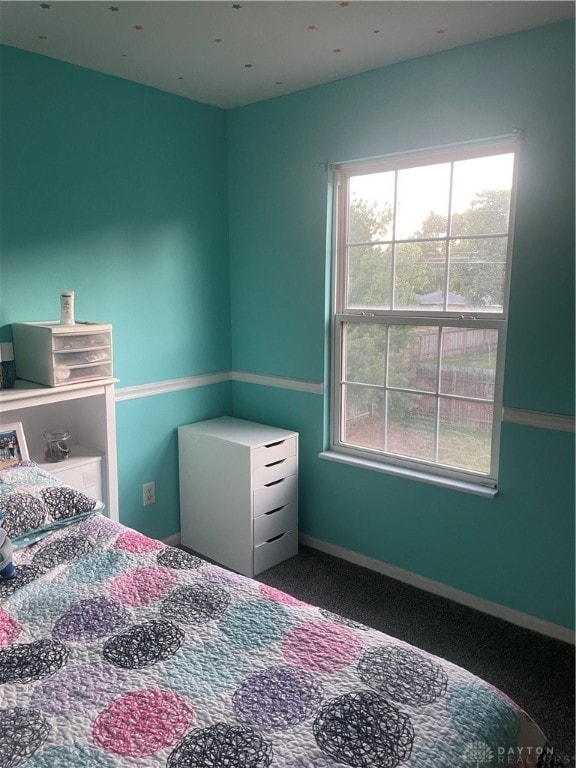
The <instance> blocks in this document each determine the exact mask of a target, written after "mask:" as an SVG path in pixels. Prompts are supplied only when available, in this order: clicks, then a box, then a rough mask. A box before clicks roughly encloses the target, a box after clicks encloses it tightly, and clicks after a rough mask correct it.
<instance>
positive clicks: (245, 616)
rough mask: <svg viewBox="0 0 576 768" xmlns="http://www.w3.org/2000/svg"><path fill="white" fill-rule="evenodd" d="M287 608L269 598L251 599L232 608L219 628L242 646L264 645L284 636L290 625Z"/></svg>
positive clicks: (233, 641) (221, 621)
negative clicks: (270, 600)
mask: <svg viewBox="0 0 576 768" xmlns="http://www.w3.org/2000/svg"><path fill="white" fill-rule="evenodd" d="M290 623H291V619H290V616H289V615H288V613H287V612H286V610H285V609H284V608H283V607H282V606H281V605H278V604H277V603H270V602H268V601H267V600H247V601H246V602H244V603H239V604H238V605H235V606H233V607H232V608H230V609H229V610H228V611H227V612H226V613H225V614H224V616H223V617H222V618H221V619H220V621H219V622H218V628H219V629H220V631H221V632H222V633H223V634H224V635H226V637H227V638H228V639H229V640H230V642H232V643H235V644H237V645H239V646H240V647H241V648H262V647H263V646H267V645H271V644H272V643H275V642H277V641H278V640H280V639H281V638H282V637H283V636H284V634H285V633H286V630H287V629H288V627H289V626H290Z"/></svg>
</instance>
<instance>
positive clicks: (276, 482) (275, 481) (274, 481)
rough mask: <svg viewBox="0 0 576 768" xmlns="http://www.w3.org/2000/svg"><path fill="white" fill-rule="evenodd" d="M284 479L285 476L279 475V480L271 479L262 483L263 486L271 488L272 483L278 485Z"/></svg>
mask: <svg viewBox="0 0 576 768" xmlns="http://www.w3.org/2000/svg"><path fill="white" fill-rule="evenodd" d="M284 480H286V478H285V477H281V478H280V480H273V481H272V482H271V483H264V487H265V488H272V486H273V485H279V484H280V483H283V482H284Z"/></svg>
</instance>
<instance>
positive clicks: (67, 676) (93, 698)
mask: <svg viewBox="0 0 576 768" xmlns="http://www.w3.org/2000/svg"><path fill="white" fill-rule="evenodd" d="M117 686H118V673H117V672H116V670H115V669H114V667H111V666H110V665H109V664H101V663H97V664H79V665H77V666H66V667H64V668H63V669H60V670H59V671H58V672H56V674H54V675H51V676H50V677H48V678H46V679H45V680H43V681H42V682H41V683H39V684H38V685H37V686H36V687H35V689H34V693H33V694H32V698H31V700H30V702H31V704H32V706H33V707H34V708H35V709H39V710H41V711H42V712H46V713H47V714H49V715H70V714H75V713H77V712H82V711H84V710H85V709H87V708H88V707H99V706H100V705H102V704H104V703H105V702H107V701H108V700H110V699H113V698H114V696H115V695H116V694H117V691H118V688H117ZM57 765H59V763H57Z"/></svg>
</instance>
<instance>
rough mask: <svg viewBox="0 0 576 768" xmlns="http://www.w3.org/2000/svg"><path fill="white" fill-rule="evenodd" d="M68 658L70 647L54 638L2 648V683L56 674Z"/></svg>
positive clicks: (0, 679)
mask: <svg viewBox="0 0 576 768" xmlns="http://www.w3.org/2000/svg"><path fill="white" fill-rule="evenodd" d="M67 660H68V649H67V648H66V646H65V645H62V643H56V642H54V641H53V640H36V641H35V642H33V643H21V644H18V645H10V646H9V647H8V648H3V649H0V683H16V682H19V683H30V682H32V681H33V680H42V678H44V677H47V676H48V675H52V674H54V672H56V671H57V670H59V669H60V667H62V666H64V664H66V661H67Z"/></svg>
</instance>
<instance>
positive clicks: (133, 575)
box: [110, 565, 176, 607]
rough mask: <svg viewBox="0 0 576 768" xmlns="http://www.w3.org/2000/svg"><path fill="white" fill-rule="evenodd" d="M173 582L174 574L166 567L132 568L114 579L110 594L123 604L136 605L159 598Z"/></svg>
mask: <svg viewBox="0 0 576 768" xmlns="http://www.w3.org/2000/svg"><path fill="white" fill-rule="evenodd" d="M175 583H176V576H175V574H174V573H173V572H172V571H170V570H168V568H160V567H159V566H156V565H150V566H145V567H143V568H132V569H130V570H128V571H125V572H124V573H121V574H120V575H119V576H117V577H116V578H115V579H114V581H113V582H112V584H111V585H110V594H111V595H112V596H113V597H115V598H116V599H117V600H120V602H121V603H124V604H125V605H131V606H134V607H137V606H142V605H148V603H154V602H156V601H157V600H160V599H161V598H162V597H164V596H165V595H167V594H168V592H170V590H171V589H172V588H173V586H174V584H175Z"/></svg>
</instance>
